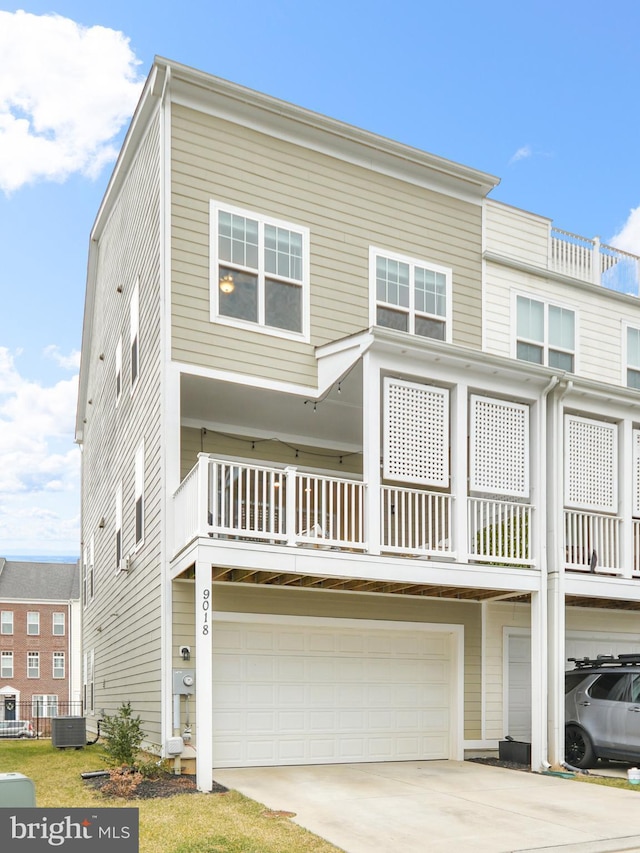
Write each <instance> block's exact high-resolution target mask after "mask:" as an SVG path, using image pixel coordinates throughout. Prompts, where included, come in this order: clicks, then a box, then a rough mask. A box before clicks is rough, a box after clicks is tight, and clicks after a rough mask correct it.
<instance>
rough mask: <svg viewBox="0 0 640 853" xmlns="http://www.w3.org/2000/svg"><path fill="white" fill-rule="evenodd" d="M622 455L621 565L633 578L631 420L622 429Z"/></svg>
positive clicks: (619, 465)
mask: <svg viewBox="0 0 640 853" xmlns="http://www.w3.org/2000/svg"><path fill="white" fill-rule="evenodd" d="M620 445H621V446H620V453H619V454H618V478H619V480H618V481H619V483H620V488H619V506H618V515H619V516H620V517H621V518H622V529H621V535H620V565H621V566H622V574H623V577H625V578H631V577H632V576H633V561H634V548H633V478H634V470H635V469H634V456H633V424H632V423H631V421H629V420H625V421H623V422H622V425H621V427H620Z"/></svg>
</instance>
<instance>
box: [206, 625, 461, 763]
mask: <svg viewBox="0 0 640 853" xmlns="http://www.w3.org/2000/svg"><path fill="white" fill-rule="evenodd" d="M255 618H256V619H258V620H259V619H260V617H259V616H258V617H255ZM320 621H322V620H318V622H320ZM348 624H349V625H353V620H349V622H348ZM377 624H379V623H377ZM394 624H396V625H397V623H394ZM370 625H371V623H368V622H366V621H365V620H363V621H362V623H361V626H360V625H359V626H358V627H348V628H347V627H345V628H342V627H340V626H336V625H331V626H327V625H326V624H314V625H309V624H291V623H285V624H280V623H275V624H271V623H269V622H264V623H259V622H252V623H251V624H243V623H234V622H224V621H220V622H214V631H213V715H212V717H213V756H214V766H217V767H241V766H258V765H277V764H319V763H340V762H357V761H389V760H404V759H407V760H408V759H431V758H449V756H450V738H451V733H450V732H451V731H452V730H455V729H453V728H452V719H451V717H452V707H451V705H452V702H451V694H452V681H451V679H452V678H453V667H452V648H451V646H452V641H451V635H450V634H447V633H442V632H435V631H430V630H400V629H394V630H386V629H381V628H379V627H375V628H371V627H368V626H370Z"/></svg>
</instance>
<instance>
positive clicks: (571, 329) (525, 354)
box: [516, 296, 576, 372]
mask: <svg viewBox="0 0 640 853" xmlns="http://www.w3.org/2000/svg"><path fill="white" fill-rule="evenodd" d="M516 336H517V338H516V357H517V358H518V359H520V360H521V361H530V362H532V363H533V364H546V365H548V366H549V367H556V368H558V369H559V370H567V371H569V372H574V369H575V348H576V344H575V337H576V316H575V312H574V311H572V310H571V309H570V308H562V307H561V306H559V305H548V304H547V303H546V302H541V301H539V300H538V299H531V298H530V297H528V296H517V297H516Z"/></svg>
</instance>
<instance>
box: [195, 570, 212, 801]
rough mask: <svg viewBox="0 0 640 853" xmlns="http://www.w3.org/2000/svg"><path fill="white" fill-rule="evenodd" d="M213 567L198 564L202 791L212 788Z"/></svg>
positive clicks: (198, 772) (198, 716)
mask: <svg viewBox="0 0 640 853" xmlns="http://www.w3.org/2000/svg"><path fill="white" fill-rule="evenodd" d="M212 604H213V602H212V600H211V564H210V563H208V562H203V561H202V560H198V561H197V562H196V594H195V626H196V638H195V645H196V749H197V756H198V757H197V764H196V785H197V786H198V790H199V791H211V789H212V787H213V723H212V715H213V711H212V709H213V660H212V658H213V643H212V630H213V621H212V613H213V607H212Z"/></svg>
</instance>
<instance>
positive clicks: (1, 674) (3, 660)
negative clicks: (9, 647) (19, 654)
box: [0, 652, 13, 678]
mask: <svg viewBox="0 0 640 853" xmlns="http://www.w3.org/2000/svg"><path fill="white" fill-rule="evenodd" d="M0 678H13V652H2V653H1V654H0Z"/></svg>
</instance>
